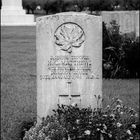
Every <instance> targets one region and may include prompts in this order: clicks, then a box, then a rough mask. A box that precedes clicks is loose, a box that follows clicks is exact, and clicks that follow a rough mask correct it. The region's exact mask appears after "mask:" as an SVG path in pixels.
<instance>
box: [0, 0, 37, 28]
mask: <svg viewBox="0 0 140 140" xmlns="http://www.w3.org/2000/svg"><path fill="white" fill-rule="evenodd" d="M1 25H7V26H8V25H9V26H11V25H35V22H34V16H33V15H26V12H25V10H24V9H23V7H22V0H2V9H1Z"/></svg>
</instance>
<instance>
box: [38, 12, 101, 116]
mask: <svg viewBox="0 0 140 140" xmlns="http://www.w3.org/2000/svg"><path fill="white" fill-rule="evenodd" d="M36 31H37V115H38V116H39V117H45V116H46V115H48V114H50V113H51V111H52V109H55V108H56V107H57V104H65V105H70V104H73V103H76V104H78V105H79V107H88V106H91V107H92V108H95V107H97V99H96V97H95V95H96V96H99V97H101V96H102V18H101V17H100V16H93V15H88V14H85V13H75V12H67V13H60V14H56V15H50V16H44V17H39V18H37V30H36Z"/></svg>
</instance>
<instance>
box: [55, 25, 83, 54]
mask: <svg viewBox="0 0 140 140" xmlns="http://www.w3.org/2000/svg"><path fill="white" fill-rule="evenodd" d="M54 38H55V44H56V45H57V46H58V47H60V49H61V50H62V51H66V52H67V53H72V48H73V47H74V48H79V47H81V45H82V44H83V43H84V41H85V34H84V31H83V29H82V28H81V27H80V26H79V25H77V24H75V23H64V24H62V25H60V26H59V27H58V28H57V29H56V31H55V34H54Z"/></svg>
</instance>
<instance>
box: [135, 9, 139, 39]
mask: <svg viewBox="0 0 140 140" xmlns="http://www.w3.org/2000/svg"><path fill="white" fill-rule="evenodd" d="M139 18H140V11H136V16H135V32H136V36H137V37H138V36H140V33H139V32H140V30H139V29H140V28H139V26H140V19H139Z"/></svg>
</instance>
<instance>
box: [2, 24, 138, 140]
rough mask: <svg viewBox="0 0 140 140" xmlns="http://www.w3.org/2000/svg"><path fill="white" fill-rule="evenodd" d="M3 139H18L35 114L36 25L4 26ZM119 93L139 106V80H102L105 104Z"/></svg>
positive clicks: (131, 103)
mask: <svg viewBox="0 0 140 140" xmlns="http://www.w3.org/2000/svg"><path fill="white" fill-rule="evenodd" d="M1 39H2V42H1V127H2V129H1V132H2V138H3V139H2V140H19V138H18V136H19V133H20V128H21V126H22V122H23V121H32V120H33V118H34V117H36V46H35V42H36V39H35V27H2V28H1ZM114 96H115V97H116V96H118V97H119V98H120V99H121V100H123V101H124V103H125V104H126V105H129V106H130V107H133V108H135V109H136V110H137V111H138V110H139V80H138V79H137V80H136V79H132V80H120V79H118V80H116V79H112V80H105V79H104V80H103V97H104V99H105V102H104V105H106V104H108V103H109V101H110V99H111V98H112V97H114Z"/></svg>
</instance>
